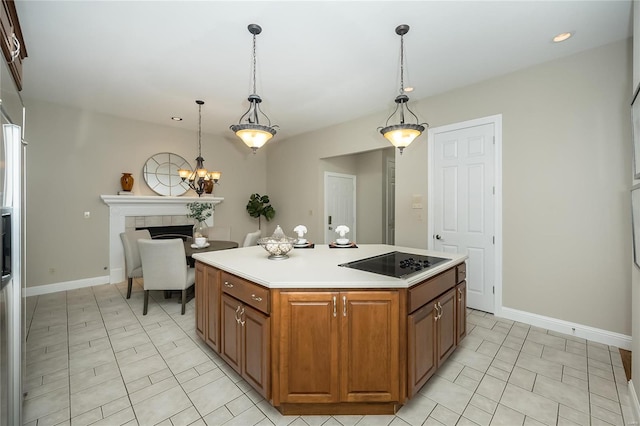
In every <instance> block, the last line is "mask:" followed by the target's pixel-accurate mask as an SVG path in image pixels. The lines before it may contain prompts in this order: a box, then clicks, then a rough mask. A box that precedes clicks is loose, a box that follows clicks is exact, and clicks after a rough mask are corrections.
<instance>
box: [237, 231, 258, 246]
mask: <svg viewBox="0 0 640 426" xmlns="http://www.w3.org/2000/svg"><path fill="white" fill-rule="evenodd" d="M260 235H262V231H261V230H259V229H258V230H257V231H255V232H249V233H248V234H247V236H246V237H244V242H243V243H242V247H251V246H255V245H256V244H258V238H260Z"/></svg>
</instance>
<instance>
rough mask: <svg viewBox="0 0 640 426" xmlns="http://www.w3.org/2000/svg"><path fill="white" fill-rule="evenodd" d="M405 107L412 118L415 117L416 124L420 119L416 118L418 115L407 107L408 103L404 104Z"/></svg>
mask: <svg viewBox="0 0 640 426" xmlns="http://www.w3.org/2000/svg"><path fill="white" fill-rule="evenodd" d="M406 107H407V111H409V113H410V114H411V115H413V118H415V119H416V124H417V123H418V122H419V121H420V119H419V118H418V116H417V115H415V113H414V112H413V111H411V109H410V108H409V105H406ZM403 123H404V121H403Z"/></svg>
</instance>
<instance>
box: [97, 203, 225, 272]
mask: <svg viewBox="0 0 640 426" xmlns="http://www.w3.org/2000/svg"><path fill="white" fill-rule="evenodd" d="M100 198H101V199H102V201H104V203H105V204H107V205H108V206H109V282H110V283H111V284H116V283H120V282H122V281H124V280H125V269H124V251H123V249H122V241H121V240H120V234H121V233H122V232H124V230H125V217H127V216H176V215H182V214H184V215H186V214H187V213H188V210H187V204H189V203H194V202H199V203H210V204H212V205H213V206H214V207H215V206H216V205H217V204H220V203H221V202H222V201H224V198H222V197H164V196H160V195H155V196H153V195H151V196H137V195H101V196H100ZM209 225H212V222H211V223H209Z"/></svg>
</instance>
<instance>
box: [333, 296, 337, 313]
mask: <svg viewBox="0 0 640 426" xmlns="http://www.w3.org/2000/svg"><path fill="white" fill-rule="evenodd" d="M336 315H337V312H336V297H335V296H333V317H334V318H335V317H336Z"/></svg>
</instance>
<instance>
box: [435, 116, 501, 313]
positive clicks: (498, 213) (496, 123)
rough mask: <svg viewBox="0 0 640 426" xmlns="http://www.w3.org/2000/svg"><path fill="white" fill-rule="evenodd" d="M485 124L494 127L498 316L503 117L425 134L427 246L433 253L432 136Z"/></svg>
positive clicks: (497, 307) (497, 308)
mask: <svg viewBox="0 0 640 426" xmlns="http://www.w3.org/2000/svg"><path fill="white" fill-rule="evenodd" d="M484 124H493V128H494V137H495V141H494V142H495V144H494V150H493V152H494V158H493V161H494V178H495V193H494V196H493V212H494V216H493V221H494V234H495V244H494V264H493V268H494V271H493V274H494V277H495V278H494V279H495V282H494V295H493V314H494V315H496V316H500V315H501V313H502V250H503V246H502V114H496V115H490V116H488V117H481V118H476V119H473V120H467V121H461V122H459V123H453V124H448V125H445V126H440V127H433V128H429V131H428V133H427V158H428V160H427V161H428V167H427V218H428V219H427V232H428V236H429V238H428V247H429V249H430V250H433V247H434V241H433V238H431V236H432V235H433V234H434V228H435V224H434V223H433V217H434V206H433V202H434V201H433V193H434V188H433V170H434V163H435V158H434V157H435V156H434V151H435V149H434V146H433V142H434V140H435V135H436V134H437V133H444V132H450V131H454V130H460V129H464V128H467V127H473V126H481V125H484Z"/></svg>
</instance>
